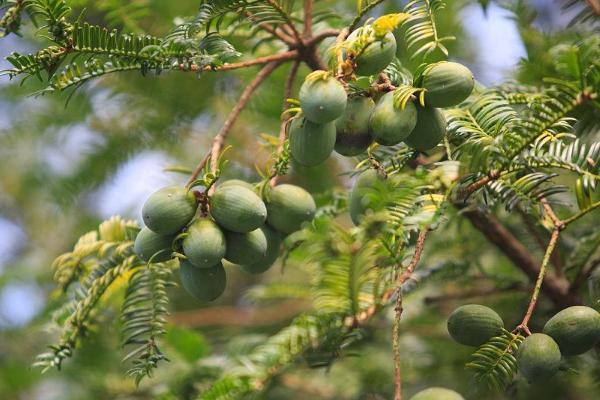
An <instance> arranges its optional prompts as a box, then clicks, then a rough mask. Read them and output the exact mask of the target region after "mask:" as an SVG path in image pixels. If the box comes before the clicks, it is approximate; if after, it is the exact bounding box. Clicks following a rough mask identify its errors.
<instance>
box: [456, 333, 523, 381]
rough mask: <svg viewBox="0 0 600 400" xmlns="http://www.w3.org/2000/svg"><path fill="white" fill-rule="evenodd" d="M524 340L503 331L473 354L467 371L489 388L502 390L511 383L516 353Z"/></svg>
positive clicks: (515, 364) (515, 363)
mask: <svg viewBox="0 0 600 400" xmlns="http://www.w3.org/2000/svg"><path fill="white" fill-rule="evenodd" d="M524 339H525V338H524V337H523V336H521V335H519V334H517V335H515V334H513V333H511V332H508V331H507V330H503V331H502V334H501V335H499V336H496V337H493V338H491V339H490V340H488V341H487V343H485V344H483V345H482V346H481V347H480V348H479V349H477V351H476V352H475V353H473V356H472V359H471V361H470V362H469V363H468V364H467V365H466V367H467V369H469V370H471V371H472V372H473V374H474V375H475V379H477V380H478V381H480V382H483V383H485V384H486V385H487V386H488V387H489V388H491V389H495V390H503V389H504V388H505V387H506V386H508V385H509V384H510V383H511V382H512V379H513V376H514V374H515V372H516V370H517V359H516V352H517V349H518V348H519V346H520V344H521V343H522V342H523V340H524Z"/></svg>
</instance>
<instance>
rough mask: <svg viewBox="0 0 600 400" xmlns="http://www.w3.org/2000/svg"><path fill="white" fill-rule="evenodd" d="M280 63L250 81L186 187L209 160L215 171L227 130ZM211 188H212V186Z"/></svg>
mask: <svg viewBox="0 0 600 400" xmlns="http://www.w3.org/2000/svg"><path fill="white" fill-rule="evenodd" d="M281 62H282V61H273V62H271V63H269V64H267V65H265V66H264V67H263V68H262V69H261V70H260V72H259V73H258V74H257V75H256V77H255V78H254V79H253V80H252V82H250V84H249V85H248V86H246V88H245V89H244V91H243V92H242V95H241V96H240V99H239V100H238V102H237V104H236V105H235V107H234V108H233V109H232V110H231V111H230V112H229V115H228V116H227V119H226V120H225V122H224V124H223V127H222V128H221V130H220V131H219V133H217V135H216V136H215V137H214V139H213V142H212V146H211V149H210V151H209V152H208V153H207V154H206V156H204V158H203V159H202V161H200V163H198V165H197V166H196V168H194V172H193V173H192V175H191V176H190V178H189V179H188V185H189V184H190V183H191V182H193V181H194V180H196V178H197V177H198V175H199V174H200V172H201V171H202V169H203V168H204V167H205V165H206V163H207V162H208V159H209V158H210V161H211V168H212V169H213V170H215V169H217V167H218V163H219V154H220V153H221V149H222V148H223V143H224V142H225V137H226V136H227V134H228V133H229V130H230V129H231V127H232V126H233V123H234V122H235V121H236V120H237V118H238V116H239V115H240V113H241V112H242V110H243V109H244V107H245V106H246V104H247V103H248V100H250V97H251V96H252V94H253V93H254V91H255V90H256V89H257V88H258V87H259V86H260V84H261V83H262V82H263V81H264V80H265V79H266V78H267V77H268V76H269V74H271V72H273V70H275V68H277V66H278V65H279V64H281ZM212 188H214V186H213V187H212ZM212 188H211V190H212Z"/></svg>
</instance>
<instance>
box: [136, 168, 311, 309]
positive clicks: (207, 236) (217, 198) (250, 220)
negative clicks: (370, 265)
mask: <svg viewBox="0 0 600 400" xmlns="http://www.w3.org/2000/svg"><path fill="white" fill-rule="evenodd" d="M264 193H265V194H264V196H263V198H261V196H259V195H258V194H257V192H256V191H255V189H254V186H253V185H252V184H250V183H247V182H244V181H240V180H236V179H233V180H229V181H225V182H224V183H223V184H221V185H219V187H218V188H217V189H216V191H215V192H214V194H213V195H212V196H211V197H210V200H209V201H208V208H209V210H208V211H209V213H210V217H209V216H208V215H202V216H200V217H198V218H195V216H196V212H197V210H198V205H199V201H198V199H197V197H196V196H195V194H194V192H193V191H191V190H189V189H188V188H184V187H177V186H170V187H166V188H163V189H161V190H159V191H157V192H155V193H153V194H152V195H151V196H150V197H149V198H148V200H147V201H146V203H145V204H144V206H143V208H142V216H143V219H144V223H145V225H146V226H145V227H144V228H143V229H142V230H141V231H140V232H139V234H138V235H137V237H136V239H135V244H134V251H135V253H136V254H137V255H138V256H139V257H140V258H141V259H143V260H145V261H147V262H165V261H168V260H170V259H172V258H173V257H174V256H177V257H178V258H179V259H180V263H179V265H180V267H179V271H180V276H181V281H182V284H183V286H184V288H185V289H186V290H187V291H188V292H189V293H190V294H191V295H192V296H194V297H196V298H197V299H199V300H202V301H212V300H215V299H216V298H218V297H219V296H220V295H221V294H222V293H223V291H224V290H225V286H226V275H225V269H224V268H223V263H222V260H223V259H225V260H227V261H229V262H231V263H233V264H237V265H239V266H240V267H241V268H242V269H244V270H245V271H247V272H249V273H252V274H258V273H262V272H265V271H266V270H267V269H269V268H270V267H271V265H273V263H274V262H275V260H276V259H277V257H278V256H279V250H280V247H281V241H282V237H283V236H284V235H287V234H290V233H292V232H294V231H297V230H299V229H300V227H301V226H302V224H303V223H304V222H307V221H311V220H312V219H313V217H314V215H315V211H316V205H315V202H314V200H313V198H312V196H311V195H310V194H309V193H308V192H307V191H305V190H304V189H302V188H300V187H298V186H294V185H288V184H283V185H278V186H275V187H273V188H271V189H270V190H266V191H264ZM211 217H212V218H211Z"/></svg>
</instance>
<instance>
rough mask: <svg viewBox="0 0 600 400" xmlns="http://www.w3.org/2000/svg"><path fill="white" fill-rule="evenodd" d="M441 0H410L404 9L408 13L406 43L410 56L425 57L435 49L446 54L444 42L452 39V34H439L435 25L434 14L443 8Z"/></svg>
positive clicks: (443, 3) (443, 4)
mask: <svg viewBox="0 0 600 400" xmlns="http://www.w3.org/2000/svg"><path fill="white" fill-rule="evenodd" d="M445 6H446V4H445V2H444V1H443V0H412V1H410V2H409V3H408V4H407V5H406V7H405V8H404V11H405V12H406V13H408V14H409V15H410V18H409V19H408V20H407V21H406V22H405V25H406V26H407V27H406V33H405V37H406V44H407V47H408V49H409V50H411V51H412V52H413V55H412V57H413V58H416V57H419V56H422V57H423V59H427V57H428V56H430V55H431V54H432V53H434V52H435V51H440V52H442V54H443V55H445V56H446V57H447V56H448V49H447V48H446V46H445V44H444V42H448V41H451V40H454V39H455V38H454V36H440V34H439V32H438V28H437V25H436V21H435V19H436V14H438V13H439V12H440V11H442V10H443V9H444V8H445Z"/></svg>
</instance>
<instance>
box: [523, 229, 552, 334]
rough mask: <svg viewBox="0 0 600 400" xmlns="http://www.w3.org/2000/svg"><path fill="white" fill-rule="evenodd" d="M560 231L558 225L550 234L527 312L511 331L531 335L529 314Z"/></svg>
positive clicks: (532, 309) (531, 313)
mask: <svg viewBox="0 0 600 400" xmlns="http://www.w3.org/2000/svg"><path fill="white" fill-rule="evenodd" d="M560 231H561V229H560V228H558V227H556V228H554V230H553V231H552V236H550V242H549V243H548V247H547V248H546V253H545V254H544V258H543V260H542V265H541V267H540V273H539V275H538V278H537V280H536V282H535V287H534V288H533V293H532V294H531V300H530V301H529V306H528V307H527V312H526V313H525V316H524V317H523V321H522V322H521V323H520V324H519V326H517V327H516V328H515V330H514V331H513V333H517V332H519V331H520V332H523V333H525V334H526V335H527V336H529V335H531V332H530V331H529V327H528V324H529V320H530V319H531V316H532V315H533V311H534V310H535V307H536V305H537V301H538V297H539V295H540V290H541V289H542V284H543V282H544V276H545V275H546V269H547V267H548V263H549V262H550V257H551V256H552V252H553V251H554V249H555V248H556V245H557V244H558V238H559V236H560Z"/></svg>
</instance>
